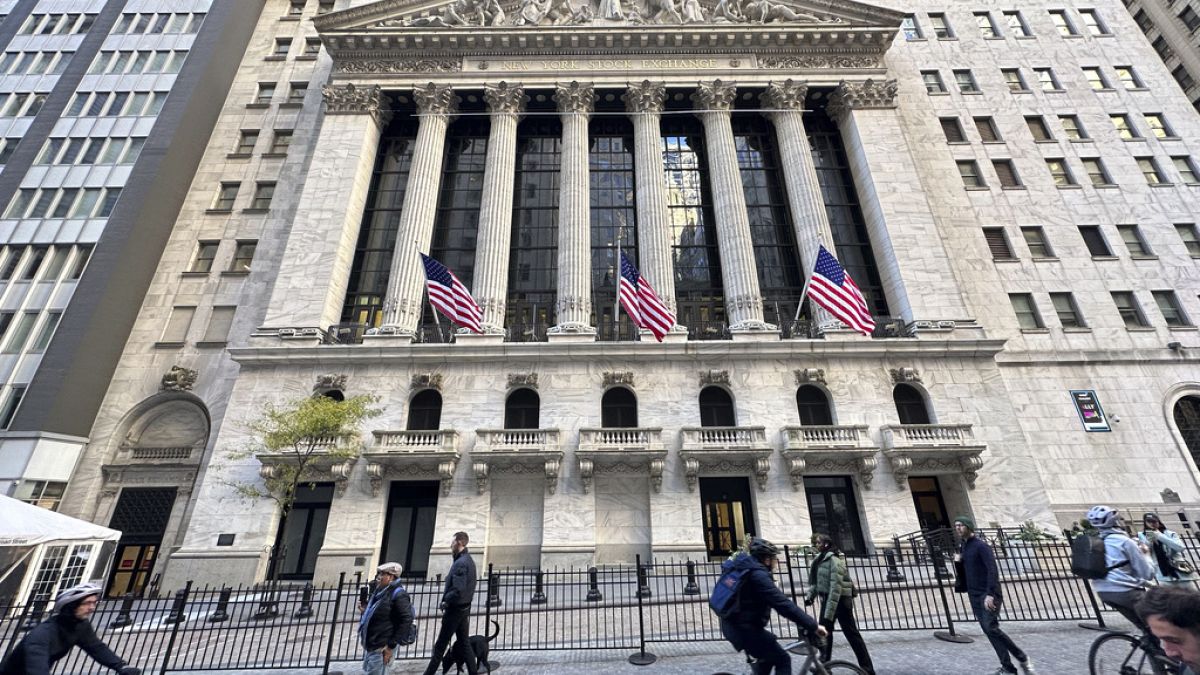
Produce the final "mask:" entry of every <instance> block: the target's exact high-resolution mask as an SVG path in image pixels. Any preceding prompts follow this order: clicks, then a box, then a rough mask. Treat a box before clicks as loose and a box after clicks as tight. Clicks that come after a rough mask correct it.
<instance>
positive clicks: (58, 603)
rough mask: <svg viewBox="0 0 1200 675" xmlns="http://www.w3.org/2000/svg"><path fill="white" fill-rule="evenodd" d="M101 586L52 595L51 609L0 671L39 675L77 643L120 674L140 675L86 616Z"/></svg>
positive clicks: (0, 673) (97, 599)
mask: <svg viewBox="0 0 1200 675" xmlns="http://www.w3.org/2000/svg"><path fill="white" fill-rule="evenodd" d="M103 592H104V591H103V589H101V588H100V587H99V586H97V585H95V584H80V585H79V586H74V587H72V588H68V589H67V590H65V591H63V592H61V593H59V594H58V597H57V598H55V599H54V613H53V614H51V615H50V618H49V619H46V620H45V621H43V622H42V623H40V624H38V625H37V626H36V627H34V629H33V630H31V631H29V634H28V635H26V636H25V638H24V639H23V640H21V643H20V644H18V645H17V647H16V649H14V650H13V651H12V653H11V654H9V655H8V658H7V659H4V663H0V675H42V674H44V673H49V672H50V671H51V670H53V669H54V664H55V663H57V662H58V661H59V660H61V659H62V658H63V657H64V656H66V655H67V654H68V653H69V652H70V651H71V648H72V647H76V646H78V647H79V648H80V649H82V650H83V651H85V652H87V655H88V656H90V657H92V660H93V661H95V662H96V663H99V664H100V665H102V666H104V667H106V668H108V669H109V670H114V671H116V672H118V673H120V675H141V672H142V671H141V670H139V669H137V668H134V667H133V666H130V665H128V664H126V663H125V661H124V660H123V659H122V658H121V657H119V656H117V655H116V654H114V653H113V652H112V650H111V649H109V648H108V645H106V644H104V643H103V642H101V641H100V638H98V637H96V629H95V628H93V627H92V622H91V621H90V618H91V616H92V614H93V613H94V612H95V611H96V605H97V604H98V603H99V602H100V594H101V593H103Z"/></svg>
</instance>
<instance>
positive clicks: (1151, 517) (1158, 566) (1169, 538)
mask: <svg viewBox="0 0 1200 675" xmlns="http://www.w3.org/2000/svg"><path fill="white" fill-rule="evenodd" d="M1138 542H1139V543H1140V544H1141V545H1142V546H1144V547H1145V550H1146V552H1147V553H1149V555H1150V563H1151V567H1153V568H1154V577H1155V578H1156V579H1158V583H1160V584H1168V585H1169V584H1180V585H1183V586H1187V587H1188V588H1191V587H1192V581H1194V580H1195V579H1196V570H1195V568H1193V567H1192V563H1191V561H1189V560H1188V559H1187V558H1186V557H1185V556H1184V554H1183V548H1184V547H1183V540H1182V539H1180V538H1179V535H1178V534H1176V533H1175V532H1172V531H1171V530H1169V529H1167V526H1166V525H1164V524H1163V521H1162V519H1161V518H1159V517H1158V514H1156V513H1147V514H1146V515H1144V516H1142V531H1141V532H1139V533H1138Z"/></svg>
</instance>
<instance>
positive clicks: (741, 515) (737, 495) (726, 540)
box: [700, 478, 758, 561]
mask: <svg viewBox="0 0 1200 675" xmlns="http://www.w3.org/2000/svg"><path fill="white" fill-rule="evenodd" d="M700 506H701V508H702V509H703V511H704V547H705V548H706V549H707V550H708V559H709V560H714V561H719V560H724V559H725V558H728V557H729V556H730V555H731V554H732V553H733V552H734V551H735V550H736V549H737V548H738V547H739V546H741V544H742V541H743V540H744V539H745V537H746V535H747V534H751V535H753V534H757V533H758V531H757V529H756V528H755V525H754V507H753V505H752V504H751V503H750V479H748V478H701V479H700Z"/></svg>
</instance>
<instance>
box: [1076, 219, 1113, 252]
mask: <svg viewBox="0 0 1200 675" xmlns="http://www.w3.org/2000/svg"><path fill="white" fill-rule="evenodd" d="M1079 236H1081V237H1083V245H1084V246H1086V247H1087V250H1088V253H1090V254H1091V256H1092V257H1093V258H1110V257H1112V251H1110V250H1109V248H1108V242H1107V241H1105V240H1104V234H1103V233H1102V232H1100V226H1099V225H1080V226H1079Z"/></svg>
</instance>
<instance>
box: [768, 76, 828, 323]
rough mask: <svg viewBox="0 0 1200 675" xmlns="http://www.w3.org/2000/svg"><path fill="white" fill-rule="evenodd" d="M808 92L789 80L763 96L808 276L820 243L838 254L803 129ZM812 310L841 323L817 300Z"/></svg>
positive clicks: (771, 87)
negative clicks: (781, 162)
mask: <svg viewBox="0 0 1200 675" xmlns="http://www.w3.org/2000/svg"><path fill="white" fill-rule="evenodd" d="M807 94H808V85H805V84H797V83H795V82H793V81H791V80H788V81H786V82H784V83H783V84H774V83H772V84H771V85H769V86H768V87H767V90H766V91H765V92H763V94H762V95H761V96H760V99H761V100H762V102H763V105H764V107H766V108H769V109H771V110H772V112H769V113H767V118H768V119H770V120H771V122H772V123H774V125H775V135H776V137H777V138H778V140H779V156H780V157H785V158H787V161H785V162H783V179H784V183H785V184H786V186H787V196H788V207H789V209H790V210H791V213H792V227H793V228H794V230H795V232H796V243H797V245H798V246H799V247H800V258H801V261H802V262H801V269H802V270H803V273H804V275H805V278H807V275H809V274H811V272H812V267H813V263H814V262H815V261H816V259H817V251H818V250H819V247H820V245H821V244H825V247H826V248H828V249H829V251H830V252H831V253H834V255H836V251H835V250H834V246H833V233H832V232H831V231H830V229H829V214H828V213H827V212H826V211H825V200H824V199H822V197H821V185H820V183H819V182H818V181H817V169H816V166H815V165H814V164H813V158H812V147H811V146H810V145H809V143H808V135H807V134H805V132H804V97H805V96H806V95H807ZM809 310H810V311H811V312H812V319H813V321H814V322H815V323H816V324H817V325H818V326H820V327H821V328H822V329H825V328H829V327H835V326H840V325H841V324H840V323H838V322H837V321H836V320H834V318H833V317H832V316H831V315H830V314H829V312H827V311H825V309H824V308H822V307H821V306H820V305H817V304H816V303H809Z"/></svg>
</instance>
